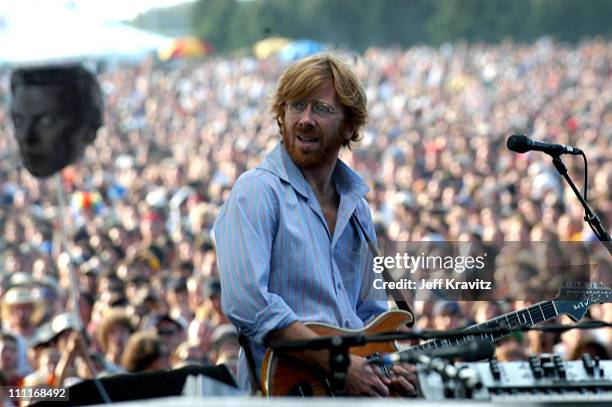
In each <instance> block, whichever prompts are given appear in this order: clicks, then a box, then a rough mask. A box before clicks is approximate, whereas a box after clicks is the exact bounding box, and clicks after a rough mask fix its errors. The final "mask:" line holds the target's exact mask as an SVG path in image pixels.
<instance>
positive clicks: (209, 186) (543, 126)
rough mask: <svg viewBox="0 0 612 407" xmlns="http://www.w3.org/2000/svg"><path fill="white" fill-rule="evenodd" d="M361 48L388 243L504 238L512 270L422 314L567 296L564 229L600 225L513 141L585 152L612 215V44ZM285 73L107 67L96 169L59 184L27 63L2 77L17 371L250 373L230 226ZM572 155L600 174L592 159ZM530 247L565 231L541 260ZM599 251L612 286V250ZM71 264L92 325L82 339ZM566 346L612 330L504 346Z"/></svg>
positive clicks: (2, 242)
mask: <svg viewBox="0 0 612 407" xmlns="http://www.w3.org/2000/svg"><path fill="white" fill-rule="evenodd" d="M346 58H349V59H350V60H351V64H352V65H353V66H354V67H355V69H356V72H357V73H358V74H359V76H360V77H361V79H362V81H363V82H364V84H365V86H366V90H367V96H368V110H369V121H368V123H367V125H366V126H365V129H364V137H363V140H362V141H361V142H360V143H359V144H357V145H355V146H353V147H352V148H351V149H350V150H348V149H347V150H343V152H342V154H341V158H342V159H343V160H344V161H345V162H346V163H348V164H349V166H350V167H351V168H353V169H355V170H356V172H358V173H359V174H360V175H361V176H362V177H363V178H364V180H365V181H366V182H367V183H368V185H369V187H370V192H369V193H368V195H367V199H368V202H369V205H370V208H371V209H372V217H373V220H374V224H375V226H376V229H377V232H378V234H379V236H378V238H379V243H381V245H382V243H383V242H384V241H387V240H388V241H402V242H419V241H423V240H427V241H470V242H479V243H482V244H485V243H487V244H488V243H494V244H495V245H496V247H498V248H499V250H498V255H497V257H496V258H495V259H493V260H491V259H490V260H491V264H492V267H494V268H495V270H496V271H495V278H496V280H497V279H498V278H499V281H498V285H499V286H500V287H501V288H505V289H506V291H505V292H506V293H507V294H508V298H509V299H514V300H506V301H502V300H503V299H504V298H499V301H488V302H473V301H465V302H442V301H436V299H435V298H431V299H429V300H428V301H420V302H419V303H417V304H414V305H416V307H415V308H416V311H417V312H416V317H417V321H416V324H417V326H419V327H421V328H432V329H442V330H446V329H450V328H459V327H462V326H465V325H467V324H470V323H474V322H484V321H486V320H488V319H491V318H493V317H495V316H497V315H501V314H503V313H506V312H509V311H512V310H516V309H520V308H522V307H523V306H525V304H528V303H533V302H537V301H540V300H545V299H549V298H541V297H540V292H539V291H538V289H537V288H538V284H539V283H541V282H542V281H546V280H548V279H550V278H551V277H552V276H551V273H552V271H551V270H554V269H555V267H554V266H555V265H556V266H559V265H560V264H568V263H563V262H562V261H561V260H560V259H563V260H568V259H564V256H567V254H568V253H566V252H565V251H564V250H563V246H562V244H560V243H559V242H569V241H573V242H576V241H582V242H590V241H594V240H595V236H594V235H593V233H592V232H591V230H590V229H589V228H588V226H585V225H586V224H585V223H584V221H583V219H582V218H583V210H582V207H581V206H580V204H579V203H578V201H577V200H576V199H575V197H574V196H573V195H572V194H573V193H572V191H571V190H570V189H569V187H567V186H566V185H564V183H563V182H562V179H561V178H559V177H558V176H557V175H556V173H555V170H554V167H553V166H552V164H551V163H550V162H549V161H548V160H547V158H546V157H545V156H543V155H539V154H537V153H531V154H524V155H517V154H515V153H512V152H510V151H508V150H507V149H506V147H505V141H506V138H507V136H508V135H509V134H511V133H513V132H521V133H528V134H529V135H531V136H533V138H535V139H545V140H548V141H551V142H555V143H562V144H569V145H576V146H579V147H580V148H581V149H582V150H584V151H585V153H586V155H587V157H588V159H589V164H590V171H589V174H588V175H589V179H588V185H589V189H588V192H589V194H588V198H589V202H590V203H591V205H592V206H593V208H594V209H595V210H596V211H597V212H598V214H599V215H600V217H601V219H602V221H603V223H604V225H612V199H611V198H612V192H611V190H610V188H609V187H610V185H612V160H611V158H612V148H610V147H611V146H612V83H611V82H612V70H611V68H610V67H611V66H612V45H611V44H610V43H609V42H605V41H603V40H589V41H584V42H582V43H580V44H579V45H576V46H570V45H565V44H560V43H555V42H553V41H551V40H548V39H543V40H540V41H538V42H536V43H534V44H529V45H519V44H514V43H511V42H504V43H502V44H500V45H495V46H493V45H468V44H462V43H458V44H454V45H448V44H447V45H444V46H442V47H440V48H430V47H424V46H423V47H414V48H410V49H408V50H404V49H393V48H390V49H382V48H372V49H369V50H367V51H366V52H365V53H364V54H363V55H353V54H347V55H346ZM284 67H285V66H284V65H283V64H282V63H280V62H279V61H277V60H275V59H273V58H272V59H266V60H257V59H254V58H251V57H239V58H227V57H215V56H212V57H208V58H207V59H205V60H202V61H198V62H191V63H179V64H172V65H157V64H156V63H154V62H153V61H146V62H144V63H142V64H140V65H137V66H117V67H112V68H108V69H107V70H105V71H104V72H101V73H100V74H99V76H98V78H99V82H100V85H101V87H102V90H103V94H104V98H105V126H104V127H103V128H102V129H101V130H100V131H99V133H98V137H97V139H96V141H95V144H94V145H93V146H91V147H89V149H88V150H87V151H86V152H85V156H84V158H83V160H81V162H79V163H78V164H76V165H73V166H70V167H68V168H66V169H65V170H63V171H62V172H61V174H59V175H58V176H57V177H50V178H47V179H37V178H34V177H32V176H31V175H30V174H29V173H28V172H27V171H26V170H25V169H23V167H22V165H21V163H20V160H19V156H18V153H17V148H16V144H15V141H14V140H13V137H12V129H11V125H10V120H9V116H10V112H9V109H8V99H9V89H8V77H9V74H10V72H9V71H3V72H0V103H1V104H0V157H1V160H0V274H1V275H2V288H1V290H0V293H1V295H2V297H1V311H2V312H1V321H2V335H1V336H0V369H1V371H2V374H1V376H2V377H0V378H1V380H2V382H3V383H4V384H6V385H40V384H44V385H66V384H70V383H74V382H76V381H78V380H82V379H85V378H88V377H89V376H90V374H91V373H90V369H88V367H90V366H89V365H92V364H93V365H94V367H95V371H99V372H102V373H103V374H115V373H119V372H139V371H146V370H155V369H163V368H170V367H176V366H181V365H185V364H201V365H207V364H220V363H225V364H227V365H228V366H229V367H230V368H231V369H235V365H236V360H237V356H238V351H239V345H238V335H237V332H236V330H235V328H233V326H232V325H231V324H230V323H229V321H228V319H227V318H226V317H225V315H224V314H223V312H222V310H221V305H220V290H221V286H220V284H219V276H218V270H217V265H216V255H215V249H214V242H213V238H212V236H211V228H212V225H213V222H214V220H215V218H216V215H217V213H218V210H219V208H220V206H221V205H222V204H223V202H224V201H225V200H226V198H227V196H228V194H229V191H230V190H231V188H232V186H233V185H234V183H235V181H236V179H237V178H238V176H239V175H240V174H242V173H243V172H244V171H246V170H247V169H250V168H253V167H254V166H256V165H257V163H259V161H261V158H262V157H263V156H264V155H265V153H266V152H268V151H269V150H270V149H271V148H272V147H273V146H274V145H275V144H276V143H277V142H278V140H279V134H278V128H277V124H276V123H275V122H274V121H273V120H272V119H271V117H272V116H271V114H270V112H269V103H268V101H269V98H270V97H271V93H272V91H273V89H274V86H275V82H276V79H277V78H278V76H279V73H280V72H281V71H282V69H283V68H284ZM566 164H567V165H568V167H569V169H570V173H571V174H572V176H573V178H574V179H575V180H577V181H578V182H579V185H582V174H583V171H584V167H583V165H582V161H580V160H578V159H574V158H568V159H566ZM55 178H57V179H55ZM56 181H57V182H56ZM60 194H64V195H65V198H66V199H65V201H66V202H67V203H66V206H65V207H62V205H61V200H60ZM253 199H256V197H253ZM64 230H66V231H67V232H66V231H64ZM64 237H65V238H66V241H65V242H64V240H63V239H64ZM530 241H542V242H546V243H547V244H546V245H545V248H544V249H542V251H541V252H539V253H538V254H536V255H533V254H531V255H530V254H529V252H528V251H527V250H528V249H527V246H528V242H530ZM505 242H512V243H509V244H508V245H506V244H505ZM510 248H511V249H510ZM589 260H590V262H591V263H590V264H595V263H596V264H597V265H598V270H599V273H600V275H599V276H598V278H599V280H602V281H603V282H604V283H605V284H607V285H608V286H609V284H610V281H609V280H606V278H608V279H609V275H610V261H609V258H608V257H606V255H600V256H598V255H596V256H595V257H594V258H591V259H589ZM579 264H582V263H579ZM71 267H74V269H75V272H76V275H77V279H78V287H79V290H80V296H79V311H80V316H81V320H82V322H83V324H84V327H83V328H84V331H85V332H86V335H84V336H81V335H76V334H75V333H74V332H75V330H76V329H78V328H79V322H78V321H77V320H76V319H75V318H74V314H72V313H71V300H70V286H71V283H70V269H71ZM499 270H501V271H499ZM498 271H499V272H498ZM527 281H531V283H529V284H528V283H527ZM523 283H524V284H523ZM519 297H520V298H519ZM589 317H590V318H593V319H599V320H605V321H608V322H610V321H612V304H601V305H600V304H597V305H593V306H592V307H591V309H590V313H589ZM552 351H556V352H561V353H563V355H564V357H567V358H574V357H579V355H580V353H581V352H582V351H589V352H592V353H594V354H596V355H599V356H600V357H602V358H609V357H610V355H611V354H612V329H606V330H597V331H569V332H567V333H565V334H563V335H561V336H559V335H552V334H542V333H538V332H535V331H534V332H530V333H529V334H527V335H525V336H523V335H513V336H512V337H511V338H510V339H509V340H506V341H505V342H504V343H502V344H501V345H500V346H499V347H498V357H499V358H500V359H503V360H510V359H519V358H525V357H526V356H527V355H528V354H529V353H537V352H552Z"/></svg>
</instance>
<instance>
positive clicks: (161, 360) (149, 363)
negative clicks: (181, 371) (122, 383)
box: [121, 331, 170, 373]
mask: <svg viewBox="0 0 612 407" xmlns="http://www.w3.org/2000/svg"><path fill="white" fill-rule="evenodd" d="M121 361H122V362H121V365H122V366H123V367H124V368H125V369H126V370H127V371H128V372H130V373H135V372H148V371H152V370H161V369H167V368H169V367H170V349H169V348H168V346H167V345H166V343H165V342H164V340H163V339H162V338H161V337H160V336H159V335H157V334H156V333H154V332H150V331H139V332H136V333H135V334H133V335H132V336H131V337H130V339H129V340H128V343H127V345H126V347H125V350H124V352H123V356H122V358H121Z"/></svg>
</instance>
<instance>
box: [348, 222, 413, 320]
mask: <svg viewBox="0 0 612 407" xmlns="http://www.w3.org/2000/svg"><path fill="white" fill-rule="evenodd" d="M351 218H352V219H353V220H354V221H355V224H356V225H357V227H358V228H359V230H361V234H362V235H363V237H364V239H365V241H366V243H367V244H368V248H369V249H370V252H371V253H372V255H373V256H375V257H379V256H380V253H379V252H378V249H377V248H376V245H375V244H374V242H372V240H371V239H370V237H369V236H368V234H367V232H366V231H365V229H364V227H363V226H362V225H361V222H360V221H359V219H358V218H357V216H355V214H354V213H353V216H351ZM381 266H382V267H383V272H382V276H383V278H384V279H385V281H387V282H395V280H394V279H393V276H391V273H390V272H389V270H387V268H386V267H385V266H384V263H383V264H381ZM387 295H391V297H392V298H393V301H395V304H396V305H397V308H399V309H401V310H404V311H408V312H409V313H411V314H412V321H413V323H414V312H413V311H412V308H410V305H409V304H408V301H406V298H405V297H404V296H403V294H402V292H401V291H400V290H388V291H387Z"/></svg>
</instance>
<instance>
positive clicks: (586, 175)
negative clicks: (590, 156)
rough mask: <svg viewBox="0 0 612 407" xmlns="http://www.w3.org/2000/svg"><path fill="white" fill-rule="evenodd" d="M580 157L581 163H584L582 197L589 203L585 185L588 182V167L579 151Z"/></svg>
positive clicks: (584, 156) (585, 159)
mask: <svg viewBox="0 0 612 407" xmlns="http://www.w3.org/2000/svg"><path fill="white" fill-rule="evenodd" d="M580 155H581V156H582V161H584V192H583V193H582V196H584V200H585V201H586V202H589V199H588V198H587V191H588V187H587V185H588V182H589V167H588V164H587V158H586V155H585V154H584V152H582V151H580Z"/></svg>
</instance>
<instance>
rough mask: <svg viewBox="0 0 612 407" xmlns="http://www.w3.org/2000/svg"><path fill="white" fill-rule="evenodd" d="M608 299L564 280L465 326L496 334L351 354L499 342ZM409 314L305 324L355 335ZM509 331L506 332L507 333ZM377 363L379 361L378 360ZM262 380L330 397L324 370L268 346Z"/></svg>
mask: <svg viewBox="0 0 612 407" xmlns="http://www.w3.org/2000/svg"><path fill="white" fill-rule="evenodd" d="M604 302H612V290H611V289H610V288H607V287H603V286H602V285H599V284H597V283H586V284H564V285H563V286H562V287H561V289H560V290H559V294H558V295H557V297H555V298H554V299H552V300H549V301H542V302H539V303H537V304H534V305H531V306H529V307H527V308H524V309H522V310H519V311H513V312H509V313H507V314H503V315H500V316H498V317H496V318H493V319H491V320H489V321H486V322H483V323H481V324H476V325H472V326H469V327H467V328H465V330H464V332H469V331H470V330H475V329H487V328H488V329H495V328H506V331H500V332H499V333H487V334H474V335H471V336H470V335H467V336H463V337H461V338H444V339H433V340H429V341H427V342H424V343H422V344H420V345H416V346H412V347H410V348H408V349H405V350H401V351H399V352H398V347H397V344H396V343H395V342H373V343H367V344H365V345H363V346H358V347H354V348H351V352H350V353H351V354H354V355H358V356H362V357H366V358H368V359H371V360H375V361H376V360H378V361H380V360H381V358H380V357H379V356H377V355H380V354H387V353H399V354H402V353H406V352H415V353H422V352H426V351H428V350H431V349H441V348H451V347H453V346H457V345H459V344H461V343H463V342H466V341H469V340H471V338H474V337H479V338H481V339H485V340H490V341H493V342H495V341H498V340H500V339H502V338H504V337H506V336H508V335H510V334H511V332H512V331H515V330H519V329H521V328H526V327H531V326H534V325H536V324H539V323H541V322H544V321H548V320H550V319H553V318H556V317H558V316H560V315H567V316H569V317H570V318H571V319H572V320H573V321H574V322H576V321H578V320H580V319H581V318H582V317H584V315H585V314H586V312H587V310H588V309H589V307H590V306H591V305H593V304H596V303H604ZM412 319H413V316H412V314H411V313H409V312H406V311H401V310H392V311H387V312H385V313H382V314H380V315H379V316H378V317H376V318H375V319H374V320H372V321H371V322H370V323H369V324H368V325H366V326H365V327H364V328H362V329H343V328H338V327H335V326H332V325H329V324H322V323H316V322H315V323H306V325H307V326H308V327H309V328H311V329H312V330H314V331H315V332H316V333H317V334H318V335H319V336H337V335H355V334H363V335H366V336H369V335H376V334H381V333H388V332H397V331H399V329H400V328H401V327H403V326H405V325H406V324H407V323H411V322H412ZM509 331H510V332H509ZM376 363H378V362H376ZM261 384H262V388H263V392H264V394H265V395H267V396H288V395H298V396H300V395H301V396H330V395H331V385H330V381H329V379H328V374H327V372H325V371H323V370H322V369H317V368H314V367H311V366H306V364H305V363H304V362H302V361H300V360H299V359H297V358H295V357H291V356H288V355H285V354H277V353H275V352H274V351H273V350H271V349H268V350H267V351H266V354H265V356H264V359H263V363H262V367H261Z"/></svg>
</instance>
